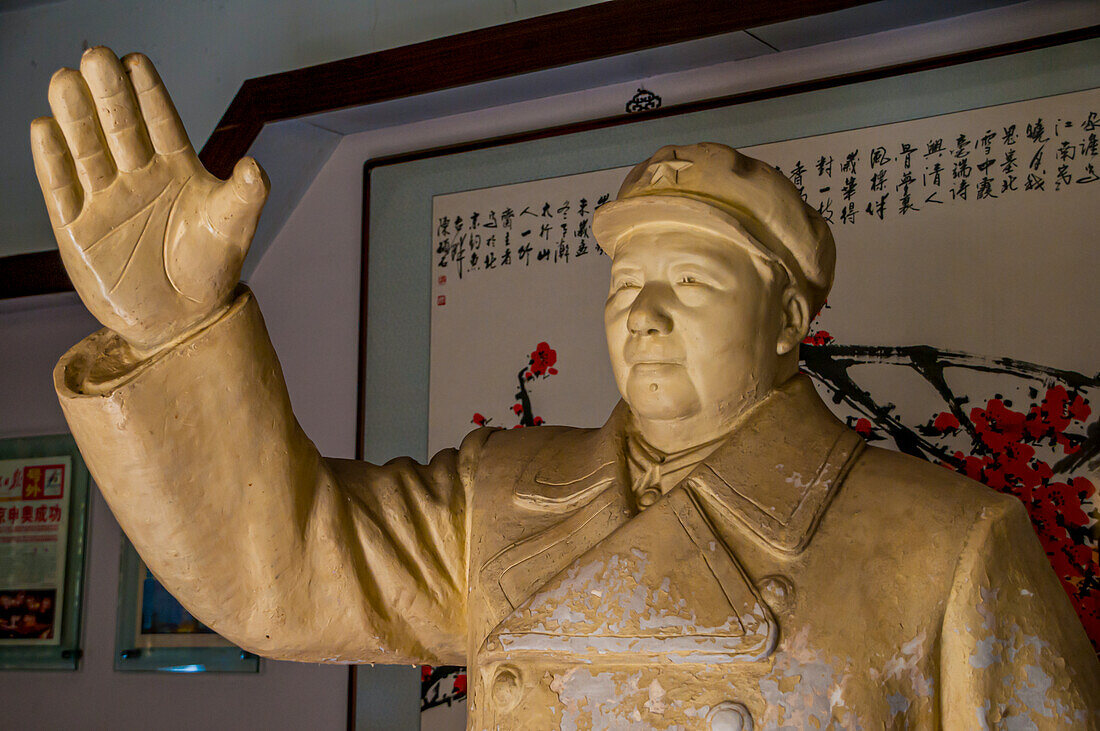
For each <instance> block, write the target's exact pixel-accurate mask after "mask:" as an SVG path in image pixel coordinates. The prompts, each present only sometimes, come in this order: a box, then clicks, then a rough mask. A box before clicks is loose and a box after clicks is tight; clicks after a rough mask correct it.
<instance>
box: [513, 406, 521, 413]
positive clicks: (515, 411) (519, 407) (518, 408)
mask: <svg viewBox="0 0 1100 731" xmlns="http://www.w3.org/2000/svg"><path fill="white" fill-rule="evenodd" d="M521 411H523V404H514V405H513V406H512V412H513V413H515V414H519V413H520V412H521Z"/></svg>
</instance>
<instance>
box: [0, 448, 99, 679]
mask: <svg viewBox="0 0 1100 731" xmlns="http://www.w3.org/2000/svg"><path fill="white" fill-rule="evenodd" d="M88 487H89V476H88V470H87V468H86V467H85V466H84V461H83V460H82V459H81V457H80V452H79V451H78V450H77V448H76V443H75V442H74V441H73V438H72V437H71V436H69V435H67V434H61V435H55V436H43V437H27V438H20V439H5V440H3V441H0V667H2V668H13V669H15V668H18V669H58V670H75V669H76V667H77V664H78V662H79V659H80V654H81V651H80V629H81V627H80V625H81V609H82V598H83V590H84V550H85V540H86V536H87V520H88Z"/></svg>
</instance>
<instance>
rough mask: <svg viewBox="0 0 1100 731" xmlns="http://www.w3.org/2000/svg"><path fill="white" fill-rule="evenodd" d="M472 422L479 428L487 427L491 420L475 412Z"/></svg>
mask: <svg viewBox="0 0 1100 731" xmlns="http://www.w3.org/2000/svg"><path fill="white" fill-rule="evenodd" d="M470 421H472V422H474V423H475V424H477V425H478V426H485V424H486V423H487V422H488V421H489V420H488V419H486V418H485V417H484V416H482V415H481V414H479V413H477V412H476V411H475V412H474V418H473V419H470Z"/></svg>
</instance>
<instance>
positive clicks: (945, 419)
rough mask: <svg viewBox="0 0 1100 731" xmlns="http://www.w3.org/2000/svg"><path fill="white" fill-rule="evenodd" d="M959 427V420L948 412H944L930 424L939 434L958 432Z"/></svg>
mask: <svg viewBox="0 0 1100 731" xmlns="http://www.w3.org/2000/svg"><path fill="white" fill-rule="evenodd" d="M959 426H960V425H959V420H958V419H957V418H955V415H954V414H952V413H951V412H949V411H944V412H943V413H941V414H940V415H939V416H937V417H936V420H935V421H933V422H932V428H933V429H935V430H936V431H938V432H939V433H940V434H946V433H948V432H955V431H958V429H959Z"/></svg>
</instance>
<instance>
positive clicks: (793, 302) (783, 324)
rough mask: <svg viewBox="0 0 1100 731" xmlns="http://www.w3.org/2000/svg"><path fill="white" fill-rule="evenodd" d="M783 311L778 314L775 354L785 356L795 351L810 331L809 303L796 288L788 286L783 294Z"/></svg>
mask: <svg viewBox="0 0 1100 731" xmlns="http://www.w3.org/2000/svg"><path fill="white" fill-rule="evenodd" d="M782 307H783V311H782V312H781V313H780V316H781V318H782V319H781V321H780V330H779V340H778V341H777V342H776V345H775V352H776V353H778V354H779V355H786V354H787V353H790V352H791V351H792V350H797V349H798V345H799V343H801V342H802V339H803V338H805V337H806V333H808V332H809V331H810V303H809V302H808V301H807V300H806V295H804V294H803V293H802V292H801V291H799V289H798V288H797V287H794V286H788V287H787V288H786V290H784V292H783V300H782Z"/></svg>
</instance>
